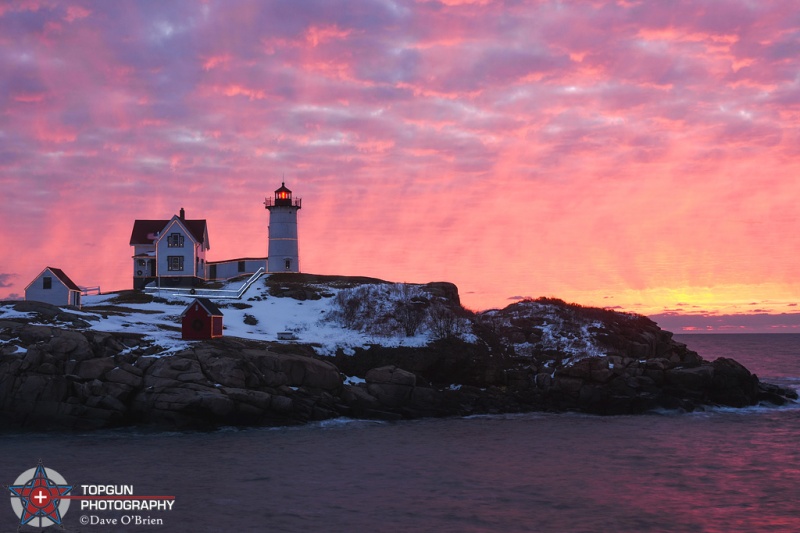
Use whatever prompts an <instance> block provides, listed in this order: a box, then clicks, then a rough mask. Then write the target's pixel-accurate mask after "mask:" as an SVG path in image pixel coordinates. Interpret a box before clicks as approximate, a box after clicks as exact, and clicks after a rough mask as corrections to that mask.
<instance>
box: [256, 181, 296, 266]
mask: <svg viewBox="0 0 800 533" xmlns="http://www.w3.org/2000/svg"><path fill="white" fill-rule="evenodd" d="M264 207H265V208H266V209H267V210H268V211H269V247H268V249H267V272H300V255H299V252H298V249H297V212H298V211H299V210H300V198H295V199H294V200H293V199H292V191H290V190H289V189H287V188H286V184H285V183H281V187H280V189H278V190H276V191H275V198H267V199H265V200H264Z"/></svg>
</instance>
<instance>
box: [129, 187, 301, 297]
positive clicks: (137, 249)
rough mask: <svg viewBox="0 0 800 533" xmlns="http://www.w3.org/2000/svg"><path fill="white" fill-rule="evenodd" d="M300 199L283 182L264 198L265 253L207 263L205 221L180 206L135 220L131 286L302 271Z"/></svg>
mask: <svg viewBox="0 0 800 533" xmlns="http://www.w3.org/2000/svg"><path fill="white" fill-rule="evenodd" d="M300 205H301V201H300V199H299V198H295V199H292V191H290V190H289V189H288V188H286V185H285V184H283V183H282V184H281V187H280V188H279V189H277V190H276V191H275V197H274V198H267V199H265V201H264V206H265V208H266V209H267V210H268V211H269V213H270V222H269V239H268V240H269V244H268V256H267V257H244V258H237V259H226V260H223V261H207V260H206V252H208V250H210V249H211V245H210V243H209V239H208V223H207V222H206V220H205V219H188V218H186V211H185V210H184V209H183V208H181V210H180V212H179V214H177V215H174V216H173V217H172V218H171V219H168V220H138V219H137V220H135V221H134V223H133V231H132V232H131V240H130V245H131V246H133V288H134V289H144V288H145V286H147V285H148V284H150V283H155V284H158V285H161V286H164V287H193V286H196V285H199V284H201V283H202V282H204V281H214V280H226V279H231V278H235V277H237V276H242V275H251V274H254V273H256V272H257V271H258V269H259V268H264V269H265V270H266V271H267V272H300V257H299V249H298V245H297V212H298V211H299V210H300Z"/></svg>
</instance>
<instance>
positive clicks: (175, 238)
mask: <svg viewBox="0 0 800 533" xmlns="http://www.w3.org/2000/svg"><path fill="white" fill-rule="evenodd" d="M167 248H183V235H181V234H180V233H170V234H169V236H168V237H167Z"/></svg>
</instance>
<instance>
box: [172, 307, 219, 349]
mask: <svg viewBox="0 0 800 533" xmlns="http://www.w3.org/2000/svg"><path fill="white" fill-rule="evenodd" d="M181 319H182V320H183V322H182V326H181V336H182V338H183V339H185V340H203V339H214V338H216V337H222V311H220V310H219V307H217V304H215V303H214V302H212V301H211V300H209V299H208V298H196V299H195V301H194V302H192V303H191V304H190V305H189V307H187V308H186V309H184V310H183V313H181Z"/></svg>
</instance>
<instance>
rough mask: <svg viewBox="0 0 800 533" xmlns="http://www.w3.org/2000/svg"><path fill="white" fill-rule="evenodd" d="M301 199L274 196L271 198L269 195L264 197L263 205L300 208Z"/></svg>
mask: <svg viewBox="0 0 800 533" xmlns="http://www.w3.org/2000/svg"><path fill="white" fill-rule="evenodd" d="M302 203H303V199H302V198H295V199H294V200H292V199H291V198H287V199H285V200H284V199H281V198H275V199H273V198H272V197H271V196H270V197H269V198H264V207H276V206H281V205H284V206H289V207H292V206H294V207H300V208H302V207H303V206H302Z"/></svg>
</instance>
